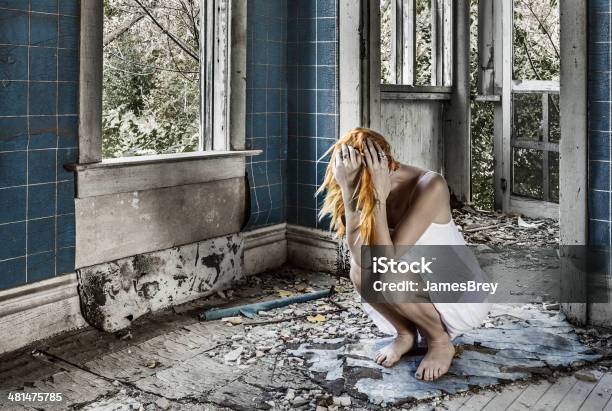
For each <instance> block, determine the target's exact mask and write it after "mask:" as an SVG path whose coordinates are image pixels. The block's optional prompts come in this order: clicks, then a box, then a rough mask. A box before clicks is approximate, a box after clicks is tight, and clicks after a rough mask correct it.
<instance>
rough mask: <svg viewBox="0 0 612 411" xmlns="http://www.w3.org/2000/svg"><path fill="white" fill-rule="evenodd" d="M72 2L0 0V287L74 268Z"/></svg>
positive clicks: (74, 53) (74, 36)
mask: <svg viewBox="0 0 612 411" xmlns="http://www.w3.org/2000/svg"><path fill="white" fill-rule="evenodd" d="M77 14H78V0H59V2H58V0H0V240H1V244H0V289H2V288H6V287H10V286H14V285H17V284H25V283H31V282H34V281H37V280H41V279H45V278H50V277H53V276H55V275H58V274H61V273H66V272H70V271H72V270H74V240H75V233H74V182H73V175H72V173H69V172H66V171H65V170H64V169H63V167H62V166H63V164H66V163H71V162H75V160H76V157H77V90H78V84H77V80H78V57H77V54H78V51H77V46H78V17H77Z"/></svg>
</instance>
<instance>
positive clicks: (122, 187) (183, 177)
mask: <svg viewBox="0 0 612 411" xmlns="http://www.w3.org/2000/svg"><path fill="white" fill-rule="evenodd" d="M244 170H245V160H244V157H242V156H233V157H225V158H210V159H206V160H194V161H172V160H171V159H169V160H168V161H166V162H163V163H148V164H147V163H145V164H136V165H129V164H126V165H125V166H124V167H109V168H103V167H100V168H92V169H84V170H83V171H78V172H77V198H87V197H95V196H101V195H108V194H118V193H130V192H134V191H142V190H151V189H156V188H164V187H174V186H181V185H186V184H198V183H206V182H209V181H215V180H225V179H228V178H236V177H243V176H244V172H245V171H244Z"/></svg>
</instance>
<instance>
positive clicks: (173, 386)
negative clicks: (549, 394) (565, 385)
mask: <svg viewBox="0 0 612 411" xmlns="http://www.w3.org/2000/svg"><path fill="white" fill-rule="evenodd" d="M331 286H334V287H335V291H336V293H335V294H334V295H333V296H332V298H327V299H319V300H312V301H308V302H304V303H300V304H295V305H290V306H286V307H281V308H276V309H273V310H270V311H260V312H258V313H256V315H255V316H254V318H248V317H245V316H234V317H230V318H225V319H221V320H215V321H202V322H201V321H198V319H197V317H198V314H200V313H202V312H203V311H204V309H205V308H206V307H202V305H201V304H202V303H201V302H200V303H197V302H194V303H192V304H191V305H187V306H183V307H175V309H173V310H168V311H167V312H165V313H159V314H156V315H155V316H154V317H152V318H149V319H147V320H146V321H144V320H142V321H141V320H137V321H136V322H135V324H134V327H133V328H132V329H131V330H130V335H131V338H123V339H122V338H121V336H114V335H111V334H105V333H101V332H99V331H96V330H94V329H85V330H80V331H77V332H74V333H71V334H69V335H65V336H62V337H59V338H56V339H53V340H51V341H47V342H42V343H40V344H38V345H37V347H35V348H36V349H37V351H36V355H32V351H24V352H22V353H21V354H19V355H12V356H11V357H10V358H8V357H7V358H1V359H0V394H1V395H0V408H2V407H3V406H7V405H11V406H13V405H16V404H5V403H3V401H4V399H6V395H5V394H6V393H7V392H36V391H44V392H62V393H64V399H63V402H62V403H56V404H44V406H39V408H44V409H49V410H53V409H58V410H64V409H75V408H78V409H87V410H98V409H109V410H111V409H112V410H136V409H138V410H147V411H152V410H160V409H172V410H228V409H229V410H254V409H274V410H276V409H281V410H283V409H301V410H318V411H325V410H328V411H339V410H348V409H362V408H366V409H371V410H377V409H382V408H384V409H391V410H397V409H400V408H410V407H413V406H415V401H417V402H419V403H420V402H423V401H427V399H428V398H429V399H431V398H433V397H435V396H439V397H438V399H439V400H440V401H441V400H442V399H443V398H444V396H448V395H449V394H448V393H458V394H455V396H461V395H467V394H469V393H470V391H466V390H468V389H470V388H471V387H482V386H491V385H494V386H502V385H504V384H507V383H508V382H510V381H513V380H521V381H522V380H524V379H527V381H531V379H532V378H555V375H556V374H555V373H558V372H563V370H566V371H567V370H570V371H572V372H576V371H581V372H582V373H581V374H580V378H582V379H583V380H582V382H583V383H585V384H587V383H588V384H592V383H589V382H587V381H585V380H587V379H589V378H590V377H589V374H588V371H582V369H583V368H584V367H585V366H587V365H588V364H590V362H592V361H594V360H596V359H597V358H599V357H598V355H601V356H603V357H607V355H608V354H607V352H608V351H607V348H606V347H607V346H606V344H603V345H601V344H599V345H597V344H595V342H598V341H599V340H597V338H600V339H602V338H604V337H605V335H606V334H605V333H604V332H599V331H598V332H597V333H595V332H594V331H590V330H584V331H583V332H582V333H581V334H577V333H575V332H574V331H573V327H571V326H570V325H569V324H568V323H566V322H565V321H564V319H563V314H561V313H560V312H559V310H555V309H545V307H544V306H543V305H542V304H534V305H527V306H496V309H495V310H494V312H493V314H492V316H491V318H490V319H489V321H488V322H487V323H486V324H485V325H484V326H483V327H482V328H481V329H479V330H476V331H474V332H471V333H468V334H466V335H464V336H462V337H460V338H459V339H458V340H457V343H459V344H462V345H463V353H462V354H461V356H459V358H457V359H456V360H455V363H454V365H453V369H452V373H450V374H449V375H448V376H446V377H444V378H442V379H441V380H439V381H437V382H423V381H416V380H414V379H413V378H412V375H413V374H414V369H415V368H416V365H417V364H418V360H419V358H418V357H406V358H405V359H403V360H402V361H401V362H400V364H399V365H398V366H396V367H395V368H391V369H386V368H382V367H380V366H378V365H376V364H375V363H374V362H373V361H372V360H371V358H370V352H371V351H372V350H373V348H374V347H375V346H376V345H377V344H378V345H380V344H382V343H383V342H384V341H382V338H384V337H385V336H384V335H382V334H381V333H380V332H379V331H378V329H377V328H376V327H375V326H374V325H373V324H372V322H371V321H370V319H369V318H368V317H367V316H366V315H365V314H364V312H363V310H362V309H361V301H360V298H359V297H358V296H357V295H356V294H355V292H354V290H353V287H352V285H351V284H350V282H349V281H348V280H347V279H344V278H336V277H333V276H331V275H327V274H322V273H311V272H305V271H301V270H297V269H290V268H285V269H282V270H278V271H275V272H273V273H269V274H266V275H262V276H259V277H251V278H249V279H248V280H247V282H246V284H244V285H243V286H242V287H239V288H237V289H236V290H234V292H232V293H229V292H228V293H223V295H219V296H218V299H217V300H215V301H213V302H210V304H214V306H217V307H223V306H225V307H227V306H230V305H231V306H237V305H242V304H248V303H253V302H260V301H264V300H273V299H276V298H278V297H280V296H291V295H299V294H304V293H307V292H312V291H316V290H323V289H329V287H331ZM207 304H209V302H207ZM208 307H210V306H208ZM587 337H588V339H591V340H589V341H590V342H589V341H587V340H586V339H585V338H587ZM581 339H582V341H581ZM585 343H589V344H590V345H591V346H593V347H594V348H595V349H597V350H598V351H597V353H596V352H595V351H592V350H590V347H589V346H587V345H585ZM591 343H593V344H591ZM572 367H573V368H572ZM595 377H596V378H597V377H598V376H597V375H596V374H595ZM462 392H463V394H461V393H462ZM604 395H606V396H607V397H606V398H609V397H610V396H612V393H604ZM402 403H404V404H402ZM24 405H25V407H22V408H19V407H17V409H20V410H21V409H28V408H27V404H24Z"/></svg>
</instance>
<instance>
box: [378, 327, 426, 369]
mask: <svg viewBox="0 0 612 411" xmlns="http://www.w3.org/2000/svg"><path fill="white" fill-rule="evenodd" d="M415 341H416V336H415V335H414V334H398V335H397V337H395V339H394V340H393V342H392V343H391V344H389V345H387V346H385V347H383V348H381V349H380V350H378V351H377V352H376V354H374V361H376V363H377V364H381V365H384V366H385V367H393V366H394V365H395V364H397V362H398V361H399V360H400V358H402V355H404V354H406V353H407V352H408V351H410V350H412V348H413V347H414V344H415Z"/></svg>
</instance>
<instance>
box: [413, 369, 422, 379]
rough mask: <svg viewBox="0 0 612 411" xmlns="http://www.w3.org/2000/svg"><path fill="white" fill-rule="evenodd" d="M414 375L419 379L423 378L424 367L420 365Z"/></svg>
mask: <svg viewBox="0 0 612 411" xmlns="http://www.w3.org/2000/svg"><path fill="white" fill-rule="evenodd" d="M414 376H415V377H416V379H417V380H422V379H423V377H424V376H423V367H421V366H419V368H417V370H416V372H415V373H414Z"/></svg>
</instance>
